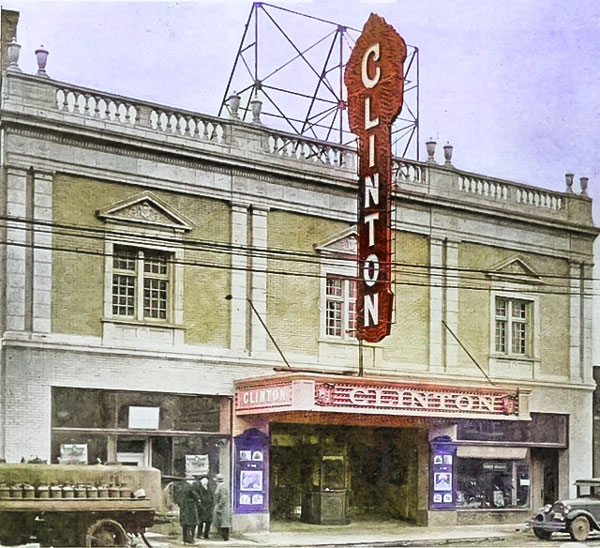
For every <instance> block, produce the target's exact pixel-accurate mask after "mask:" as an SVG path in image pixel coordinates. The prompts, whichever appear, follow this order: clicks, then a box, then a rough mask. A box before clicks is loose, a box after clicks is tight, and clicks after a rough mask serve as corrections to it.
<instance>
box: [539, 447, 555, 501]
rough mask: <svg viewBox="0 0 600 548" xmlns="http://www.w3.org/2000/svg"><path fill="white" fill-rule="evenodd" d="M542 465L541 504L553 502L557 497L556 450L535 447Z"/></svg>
mask: <svg viewBox="0 0 600 548" xmlns="http://www.w3.org/2000/svg"><path fill="white" fill-rule="evenodd" d="M536 452H537V454H538V458H539V459H540V461H541V463H542V466H543V471H544V472H543V473H544V479H543V484H542V485H543V487H542V504H543V505H546V504H554V503H555V502H556V500H557V499H558V451H557V450H556V449H536Z"/></svg>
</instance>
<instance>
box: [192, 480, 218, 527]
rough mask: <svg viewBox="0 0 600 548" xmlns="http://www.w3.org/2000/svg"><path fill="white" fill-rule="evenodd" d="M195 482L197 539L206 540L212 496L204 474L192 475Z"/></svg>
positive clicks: (211, 509)
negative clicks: (196, 494) (202, 538)
mask: <svg viewBox="0 0 600 548" xmlns="http://www.w3.org/2000/svg"><path fill="white" fill-rule="evenodd" d="M194 477H195V478H196V480H197V484H196V492H197V493H198V498H199V500H198V532H197V533H196V536H197V537H198V538H201V537H204V538H208V535H209V532H210V524H211V523H212V519H213V511H214V506H215V502H214V494H213V491H212V489H211V488H210V487H209V485H208V476H207V475H206V474H194Z"/></svg>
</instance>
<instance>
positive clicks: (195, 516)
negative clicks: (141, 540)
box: [174, 474, 231, 544]
mask: <svg viewBox="0 0 600 548" xmlns="http://www.w3.org/2000/svg"><path fill="white" fill-rule="evenodd" d="M215 482H216V487H215V488H214V490H213V488H212V486H211V485H209V481H208V476H206V475H195V476H194V479H188V480H186V482H185V483H184V484H183V485H181V486H179V488H178V489H177V490H176V491H175V495H174V499H175V503H176V504H177V505H178V506H179V521H180V523H181V529H182V531H183V542H184V543H185V544H194V543H195V540H194V537H195V536H196V538H205V539H207V538H209V535H210V528H211V524H213V523H214V525H215V528H216V529H217V531H218V532H219V533H220V534H221V537H222V538H223V540H229V531H230V529H231V503H230V500H229V489H228V488H227V486H226V485H225V483H224V481H223V476H222V475H221V474H217V475H216V476H215ZM196 531H197V532H196Z"/></svg>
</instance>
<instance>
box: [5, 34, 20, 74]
mask: <svg viewBox="0 0 600 548" xmlns="http://www.w3.org/2000/svg"><path fill="white" fill-rule="evenodd" d="M20 52H21V45H20V44H17V41H16V40H15V39H14V38H13V39H12V40H11V41H10V42H9V44H8V48H7V50H6V53H7V56H8V67H6V70H7V71H10V72H22V70H21V69H20V68H19V53H20Z"/></svg>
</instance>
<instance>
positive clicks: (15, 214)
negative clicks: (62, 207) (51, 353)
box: [5, 167, 29, 331]
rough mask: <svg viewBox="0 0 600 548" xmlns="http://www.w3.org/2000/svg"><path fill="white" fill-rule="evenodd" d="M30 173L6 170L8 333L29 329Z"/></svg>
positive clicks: (10, 168) (11, 168)
mask: <svg viewBox="0 0 600 548" xmlns="http://www.w3.org/2000/svg"><path fill="white" fill-rule="evenodd" d="M27 179H28V177H27V171H26V170H24V169H17V168H13V167H8V168H7V169H6V217H7V220H6V261H5V266H6V296H5V299H6V300H5V302H6V322H5V328H6V330H7V331H24V330H25V329H26V314H25V309H26V306H25V301H26V288H27V271H28V269H27V258H28V239H29V238H28V226H27Z"/></svg>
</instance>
